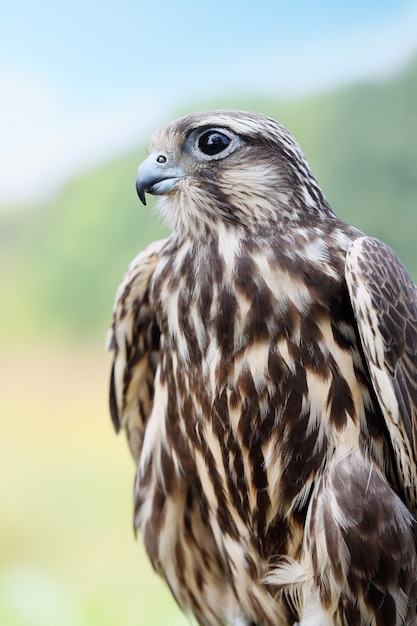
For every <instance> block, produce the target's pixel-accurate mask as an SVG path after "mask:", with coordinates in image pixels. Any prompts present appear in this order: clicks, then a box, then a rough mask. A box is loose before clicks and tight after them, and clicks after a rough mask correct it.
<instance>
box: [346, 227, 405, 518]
mask: <svg viewBox="0 0 417 626" xmlns="http://www.w3.org/2000/svg"><path fill="white" fill-rule="evenodd" d="M346 281H347V285H348V289H349V293H350V298H351V302H352V307H353V311H354V315H355V318H356V322H357V325H358V329H359V335H360V338H361V341H362V346H363V351H364V354H365V358H366V361H367V364H368V368H369V372H370V376H371V380H372V384H373V387H374V390H375V394H376V397H377V399H378V402H379V404H380V407H381V410H382V414H383V416H384V418H385V422H386V425H387V428H388V431H389V434H390V437H391V441H392V445H393V450H394V454H395V457H396V463H397V467H398V469H399V473H400V476H401V480H402V481H403V488H404V494H405V497H406V499H407V504H408V505H409V506H411V507H412V508H413V510H414V511H416V506H417V460H416V452H417V288H416V286H415V285H414V284H413V282H412V280H411V278H410V276H409V275H408V273H407V271H406V269H405V268H404V266H403V265H402V263H401V261H400V260H399V258H398V257H397V255H396V254H395V253H394V252H393V251H392V250H391V249H390V248H389V247H388V246H386V245H385V244H383V243H382V242H380V241H378V240H377V239H373V238H370V237H361V238H359V239H356V240H355V241H354V243H353V244H352V246H351V247H350V249H349V251H348V254H347V257H346Z"/></svg>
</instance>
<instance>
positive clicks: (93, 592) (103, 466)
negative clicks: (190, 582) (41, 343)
mask: <svg viewBox="0 0 417 626" xmlns="http://www.w3.org/2000/svg"><path fill="white" fill-rule="evenodd" d="M108 368H109V356H108V355H106V354H105V353H104V352H103V353H100V352H98V351H97V353H94V352H92V351H86V350H84V349H79V350H75V349H74V350H72V351H66V352H61V351H48V352H46V353H45V352H40V351H37V350H36V349H35V348H32V349H31V350H30V351H29V352H28V351H18V352H16V351H14V352H13V353H12V352H3V353H2V355H1V358H0V380H1V395H0V423H1V438H0V502H1V514H0V624H2V625H4V626H56V625H59V626H96V625H97V626H98V625H100V626H107V625H108V626H110V625H111V626H114V624H121V625H122V624H123V625H124V626H142V625H143V626H145V625H146V626H168V625H169V626H185V624H187V623H188V622H187V620H186V619H185V618H184V617H183V616H182V615H181V613H180V611H179V610H178V608H177V607H176V605H175V604H174V601H173V600H172V599H171V597H170V594H169V592H168V591H167V589H166V587H165V585H164V583H163V582H162V581H161V580H160V579H159V577H158V576H157V575H156V574H155V573H154V572H153V570H152V569H151V566H150V565H149V563H148V561H147V558H146V556H145V554H144V552H143V549H142V545H141V542H140V539H139V540H138V541H136V540H135V538H134V534H133V530H132V523H131V519H132V497H131V496H132V485H133V477H134V466H133V462H132V461H131V459H130V456H129V454H128V450H127V446H126V443H125V441H124V440H123V437H119V438H117V437H116V436H115V434H114V432H113V429H112V426H111V423H110V419H109V418H108V411H107V405H106V388H105V381H106V379H107V375H108Z"/></svg>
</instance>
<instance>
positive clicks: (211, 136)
mask: <svg viewBox="0 0 417 626" xmlns="http://www.w3.org/2000/svg"><path fill="white" fill-rule="evenodd" d="M231 141H232V140H231V139H230V137H227V135H224V134H223V133H220V132H219V131H218V130H207V131H206V132H204V133H202V135H200V137H199V139H198V147H199V149H200V150H201V152H203V154H207V156H214V155H216V154H220V152H223V150H225V149H226V148H227V146H228V145H229V144H230V142H231Z"/></svg>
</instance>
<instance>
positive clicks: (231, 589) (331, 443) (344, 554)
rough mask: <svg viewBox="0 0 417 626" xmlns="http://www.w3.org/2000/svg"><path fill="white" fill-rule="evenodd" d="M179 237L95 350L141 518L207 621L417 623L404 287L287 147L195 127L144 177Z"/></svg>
mask: <svg viewBox="0 0 417 626" xmlns="http://www.w3.org/2000/svg"><path fill="white" fill-rule="evenodd" d="M136 186H137V191H138V194H139V197H140V199H141V200H142V202H143V203H144V204H145V202H146V195H145V194H146V193H149V194H153V195H156V196H158V197H159V205H158V206H159V211H160V214H161V215H162V217H163V219H164V221H165V222H166V224H168V226H169V227H170V230H171V231H172V234H171V235H170V236H169V237H168V238H167V239H164V240H162V241H157V242H155V243H153V244H151V245H150V246H149V247H148V248H146V249H145V250H144V251H143V252H141V253H140V254H139V255H138V256H137V257H136V258H135V259H134V260H133V262H132V263H131V265H130V267H129V269H128V270H127V273H126V275H125V276H124V278H123V280H122V283H121V285H120V287H119V289H118V291H117V295H116V301H115V306H114V313H113V322H112V325H111V328H110V331H109V335H108V348H109V349H110V350H112V351H113V365H112V374H111V382H110V409H111V416H112V419H113V424H114V426H115V429H116V431H119V429H121V428H123V429H124V430H125V432H126V435H127V440H128V444H129V447H130V451H131V453H132V455H133V458H134V460H135V464H136V481H135V489H134V525H135V529H136V530H137V531H139V532H140V533H141V534H142V536H143V540H144V544H145V547H146V550H147V553H148V555H149V558H150V560H151V562H152V564H153V567H154V568H155V570H156V571H157V572H159V573H160V574H161V575H162V576H163V577H164V579H165V580H166V582H167V584H168V585H169V587H170V589H171V591H172V593H173V595H174V596H175V598H176V600H177V602H178V604H179V606H180V607H181V608H182V610H183V611H184V612H185V613H186V614H188V615H189V616H191V617H194V619H196V621H197V622H198V624H200V626H220V625H225V624H228V625H231V626H277V625H285V626H287V625H290V624H299V625H302V626H326V625H329V626H330V625H332V626H339V625H349V626H399V625H402V624H407V625H415V624H417V616H416V596H417V584H416V581H417V560H416V523H415V518H416V515H417V510H416V509H417V506H416V504H417V461H416V440H417V416H416V412H417V292H416V287H415V286H414V284H413V282H412V281H411V279H410V277H409V276H408V274H407V272H406V270H405V269H404V267H403V266H402V264H401V262H400V261H399V259H398V257H397V256H396V255H395V254H394V252H393V251H392V250H390V249H389V248H388V247H387V246H386V245H384V244H383V243H381V242H380V241H378V240H376V239H373V238H370V237H366V236H364V235H363V234H362V233H361V232H359V231H358V230H356V229H355V228H353V227H351V226H349V225H347V224H345V223H344V222H342V221H341V220H340V219H338V218H337V217H336V215H335V214H334V213H333V211H332V209H331V208H330V206H329V204H328V203H327V201H326V199H325V197H324V196H323V193H322V191H321V189H320V187H319V185H318V183H317V182H316V179H315V177H314V175H313V173H312V172H311V170H310V167H309V165H308V163H307V161H306V159H305V157H304V155H303V153H302V151H301V149H300V147H299V146H298V144H297V143H296V141H295V140H294V139H293V137H292V136H291V135H290V134H289V132H288V131H287V130H286V129H285V128H283V126H281V125H280V124H279V123H278V122H276V121H275V120H273V119H270V118H268V117H264V116H262V115H258V114H255V113H249V112H239V111H210V112H207V113H196V114H192V115H187V116H186V117H183V118H181V119H179V120H177V121H174V122H173V123H171V124H169V125H168V126H167V127H165V128H163V129H162V130H159V131H157V132H156V133H155V134H154V136H153V138H152V141H151V146H150V156H148V158H146V160H145V161H144V162H143V163H142V164H141V165H140V167H139V170H138V177H137V181H136Z"/></svg>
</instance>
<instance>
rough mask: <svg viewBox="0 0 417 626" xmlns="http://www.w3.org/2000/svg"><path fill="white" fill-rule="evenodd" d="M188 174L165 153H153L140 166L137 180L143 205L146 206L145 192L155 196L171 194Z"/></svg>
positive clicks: (137, 189)
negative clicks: (176, 184) (175, 186)
mask: <svg viewBox="0 0 417 626" xmlns="http://www.w3.org/2000/svg"><path fill="white" fill-rule="evenodd" d="M187 176H188V174H186V173H185V171H184V170H183V169H182V167H181V166H180V165H178V164H176V163H174V162H173V161H172V159H171V158H170V157H169V156H168V155H167V154H164V153H163V152H153V153H152V154H151V155H149V156H148V158H147V159H145V160H144V161H143V162H142V163H141V164H140V165H139V169H138V175H137V178H136V191H137V192H138V196H139V198H140V200H141V202H142V203H143V204H146V198H145V192H146V193H151V194H153V195H154V196H163V195H164V194H166V193H169V192H170V191H171V190H172V188H173V187H174V185H175V183H176V182H178V181H179V180H181V179H182V178H186V177H187Z"/></svg>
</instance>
